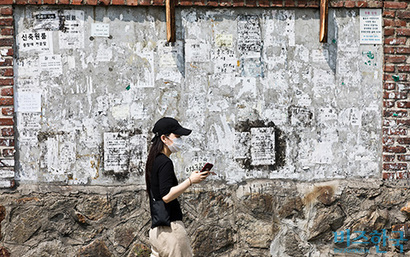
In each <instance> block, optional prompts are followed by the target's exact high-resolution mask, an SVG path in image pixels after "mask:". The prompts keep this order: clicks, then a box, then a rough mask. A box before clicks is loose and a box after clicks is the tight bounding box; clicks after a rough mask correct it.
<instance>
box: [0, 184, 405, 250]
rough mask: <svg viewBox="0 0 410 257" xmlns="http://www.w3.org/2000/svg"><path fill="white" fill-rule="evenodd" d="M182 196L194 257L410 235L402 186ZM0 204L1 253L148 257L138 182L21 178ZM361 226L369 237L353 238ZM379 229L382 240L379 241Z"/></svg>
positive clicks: (225, 190) (389, 246)
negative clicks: (25, 181) (75, 183)
mask: <svg viewBox="0 0 410 257" xmlns="http://www.w3.org/2000/svg"><path fill="white" fill-rule="evenodd" d="M180 202H181V205H182V207H183V212H184V215H185V217H184V223H185V225H186V226H187V228H188V233H189V235H190V237H191V240H192V246H193V249H194V253H195V256H197V257H199V256H204V257H205V256H206V257H209V256H235V257H243V256H258V257H259V256H280V257H286V256H307V254H308V253H310V255H309V256H333V255H334V254H336V253H338V252H340V251H344V252H351V253H352V252H355V253H358V251H363V252H365V251H368V252H370V253H378V252H381V251H383V252H386V253H387V254H388V255H385V256H392V255H394V254H395V253H399V252H403V253H405V256H410V253H409V250H410V241H404V240H403V241H400V236H402V239H410V229H409V226H410V191H409V190H408V186H407V185H403V186H397V185H395V186H391V185H388V184H385V183H384V182H382V181H376V180H340V181H338V180H332V181H327V182H320V183H314V182H311V183H307V182H295V181H283V180H252V181H247V182H244V183H241V184H240V185H223V184H218V183H215V182H212V181H208V182H207V184H205V185H201V186H194V187H191V188H190V189H189V191H187V192H186V193H185V194H184V195H183V197H181V199H180ZM0 204H1V206H0V220H1V223H0V224H1V228H0V229H1V234H0V236H1V238H0V256H19V257H23V256H53V257H56V256H64V257H67V256H99V257H104V256H126V257H131V256H149V251H150V250H149V242H148V230H149V228H150V215H149V205H148V198H147V196H146V193H145V191H144V189H143V188H142V187H141V186H124V187H92V186H84V187H80V186H79V187H70V186H55V185H53V186H50V185H20V186H19V187H17V189H16V190H14V191H6V192H3V193H2V194H1V196H0ZM349 230H350V233H351V236H350V243H349V242H348V241H347V237H346V235H347V232H348V231H349ZM354 231H356V233H355V232H354ZM358 231H359V232H360V231H362V232H361V233H363V235H364V236H365V237H367V240H366V238H362V239H361V240H354V239H355V238H356V237H357V235H358V234H360V233H359V232H358ZM375 231H376V232H378V233H380V234H381V235H383V236H382V238H385V239H386V243H383V241H380V243H379V244H378V243H377V242H378V241H377V240H376V237H375V236H374V235H372V234H371V233H374V232H375ZM398 231H401V232H402V233H399V232H398ZM342 232H343V233H342ZM335 235H336V238H335ZM343 237H345V238H343ZM391 239H399V241H392V240H391ZM335 241H336V242H335ZM366 242H367V243H366ZM397 242H398V243H399V244H397ZM394 244H397V245H396V246H395V245H394ZM400 246H401V247H400Z"/></svg>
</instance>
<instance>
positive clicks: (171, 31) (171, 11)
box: [165, 0, 176, 42]
mask: <svg viewBox="0 0 410 257" xmlns="http://www.w3.org/2000/svg"><path fill="white" fill-rule="evenodd" d="M165 8H166V20H167V40H168V42H175V38H176V33H175V0H166V1H165Z"/></svg>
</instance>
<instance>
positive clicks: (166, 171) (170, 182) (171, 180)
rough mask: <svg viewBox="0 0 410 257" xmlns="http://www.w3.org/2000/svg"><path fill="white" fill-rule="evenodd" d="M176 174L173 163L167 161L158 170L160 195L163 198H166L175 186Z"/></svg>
mask: <svg viewBox="0 0 410 257" xmlns="http://www.w3.org/2000/svg"><path fill="white" fill-rule="evenodd" d="M175 180H176V177H175V173H174V165H173V164H172V161H167V162H165V163H164V165H162V166H161V167H160V168H159V170H158V181H159V193H160V196H161V198H162V197H164V196H166V195H167V194H168V193H169V191H170V190H171V187H173V186H175Z"/></svg>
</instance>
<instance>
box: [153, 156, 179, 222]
mask: <svg viewBox="0 0 410 257" xmlns="http://www.w3.org/2000/svg"><path fill="white" fill-rule="evenodd" d="M177 185H178V180H177V177H176V176H175V172H174V164H173V163H172V160H171V159H170V158H169V157H168V156H166V155H165V154H163V153H161V154H159V155H158V156H157V157H156V158H155V160H154V164H153V167H152V170H151V191H152V194H153V195H154V198H155V199H162V197H164V196H165V195H167V194H168V193H169V191H170V190H171V187H173V186H177ZM151 202H152V199H151V196H150V203H151ZM167 206H168V207H169V212H170V213H169V215H170V220H171V221H177V220H182V211H181V206H180V204H179V202H178V200H177V199H175V200H172V201H171V202H169V203H167Z"/></svg>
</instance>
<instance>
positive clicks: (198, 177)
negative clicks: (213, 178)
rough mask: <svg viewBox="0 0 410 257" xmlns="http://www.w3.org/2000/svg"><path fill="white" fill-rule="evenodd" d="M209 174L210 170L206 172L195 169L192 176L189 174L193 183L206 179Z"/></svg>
mask: <svg viewBox="0 0 410 257" xmlns="http://www.w3.org/2000/svg"><path fill="white" fill-rule="evenodd" d="M208 176H209V171H204V172H199V171H194V172H192V173H191V176H189V180H190V181H191V182H192V184H198V183H200V182H202V181H204V180H205V179H206V178H207V177H208Z"/></svg>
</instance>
